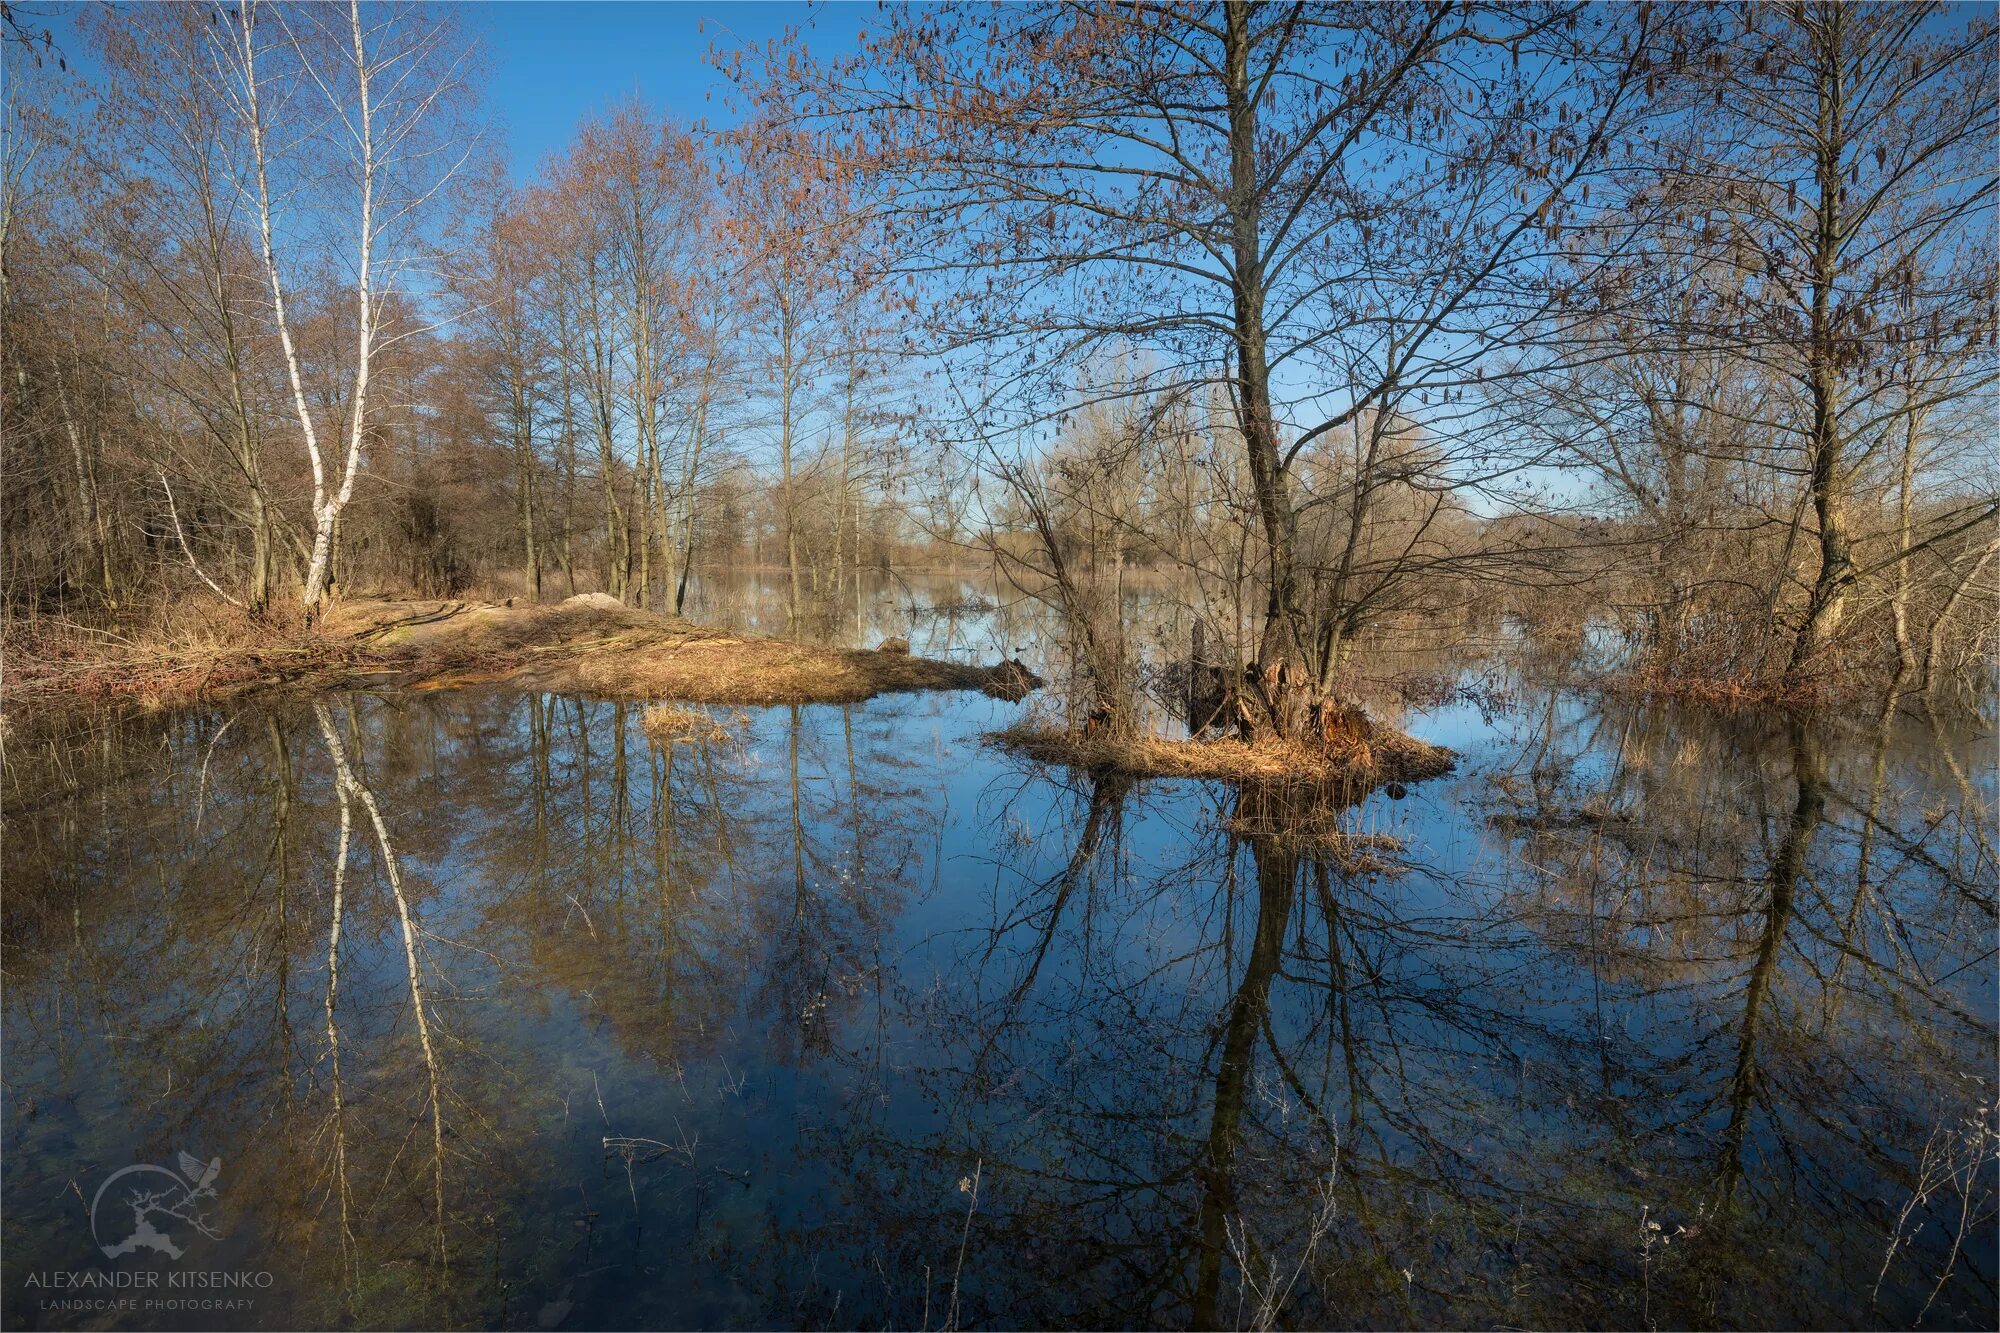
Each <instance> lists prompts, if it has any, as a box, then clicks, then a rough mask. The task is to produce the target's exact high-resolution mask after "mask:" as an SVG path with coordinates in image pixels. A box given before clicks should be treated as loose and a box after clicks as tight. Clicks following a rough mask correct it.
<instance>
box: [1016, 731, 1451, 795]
mask: <svg viewBox="0 0 2000 1333" xmlns="http://www.w3.org/2000/svg"><path fill="white" fill-rule="evenodd" d="M992 740H993V741H994V742H995V743H996V744H998V745H1000V746H1002V747H1003V748H1005V749H1009V750H1014V751H1016V752H1018V753H1020V754H1024V755H1027V756H1028V757H1029V758H1030V759H1035V760H1038V761H1040V762H1042V763H1050V764H1063V765H1066V766H1068V767H1071V768H1084V769H1089V770H1091V771H1093V772H1099V773H1121V774H1125V775H1127V776H1130V777H1146V778H1207V779H1212V780H1217V781H1224V782H1245V783H1301V784H1321V785H1326V786H1330V787H1342V788H1352V787H1354V786H1357V785H1373V784H1377V783H1383V782H1419V781H1422V780H1423V779H1425V778H1432V777H1436V776H1438V775H1439V774H1441V773H1444V772H1446V771H1447V770H1449V769H1450V768H1451V765H1452V759H1453V756H1452V752H1451V751H1450V750H1447V749H1445V748H1443V747H1442V746H1437V745H1428V744H1426V743H1424V742H1423V741H1420V740H1417V739H1416V738H1415V737H1413V736H1405V735H1403V734H1402V733H1400V732H1393V731H1389V730H1387V729H1386V728H1377V730H1376V734H1375V736H1374V737H1373V738H1372V740H1371V741H1370V742H1369V743H1366V744H1361V745H1356V746H1353V747H1350V748H1347V749H1344V750H1327V749H1321V748H1317V747H1313V746H1308V745H1300V744H1297V743H1295V742H1291V741H1283V740H1264V741H1255V742H1246V741H1240V740H1231V739H1220V740H1165V739H1162V738H1160V737H1157V736H1119V735H1114V734H1112V733H1109V732H1099V733H1097V734H1096V735H1088V736H1087V735H1084V734H1083V733H1081V732H1077V731H1070V730H1067V729H1064V728H1061V727H1052V726H1048V725H1045V724H1041V723H1036V722H1032V721H1030V722H1023V723H1019V724H1017V725H1015V726H1012V727H1008V728H1007V729H1005V730H1004V731H998V732H995V733H993V736H992Z"/></svg>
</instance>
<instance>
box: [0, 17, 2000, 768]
mask: <svg viewBox="0 0 2000 1333" xmlns="http://www.w3.org/2000/svg"><path fill="white" fill-rule="evenodd" d="M464 17H465V15H464V12H463V11H454V10H453V9H451V8H449V7H440V8H423V7H418V6H407V5H399V4H383V5H376V4H362V3H348V4H332V3H327V4H310V5H288V4H279V3H250V2H249V0H243V2H242V3H238V4H233V5H206V4H171V5H153V6H131V7H102V8H91V9H89V10H86V11H79V12H78V13H77V14H76V15H75V21H74V23H73V24H71V25H69V31H68V32H67V33H66V34H65V37H64V40H74V41H76V42H80V43H82V44H83V45H84V47H85V48H87V55H88V59H87V60H83V61H75V60H72V59H71V58H70V57H71V56H72V55H77V54H82V53H81V52H66V51H65V50H64V49H63V48H62V43H61V42H59V41H58V40H57V38H56V35H55V33H54V31H53V30H52V28H51V23H50V20H49V18H48V14H47V11H46V10H38V9H34V8H33V7H29V6H21V5H11V4H10V5H8V6H6V7H5V24H4V26H5V38H6V40H5V42H4V47H5V56H6V62H7V75H8V77H7V79H6V92H5V98H6V105H5V110H4V115H5V142H4V169H0V191H4V196H0V274H4V279H3V280H0V281H3V282H4V285H0V320H4V324H3V325H0V334H4V344H5V351H4V360H5V366H4V369H5V376H4V378H5V387H4V397H0V413H4V415H0V428H4V433H5V451H4V457H0V507H3V508H0V524H4V550H0V603H4V611H5V615H6V617H7V629H8V638H9V643H10V647H11V649H12V650H13V651H17V652H18V651H22V650H23V646H24V645H26V646H27V647H28V649H29V650H34V649H36V648H37V647H38V646H39V645H43V644H46V643H48V642H51V641H53V640H55V639H60V638H63V637H64V636H69V637H70V638H71V639H73V638H74V637H75V636H77V635H90V634H102V633H106V632H115V633H117V634H119V635H123V636H127V637H128V638H129V637H143V636H144V635H146V634H149V633H151V634H171V633H186V632H189V627H190V626H191V625H204V624H205V625H222V626H233V627H236V628H235V631H234V632H263V630H262V629H260V628H259V627H265V628H268V627H270V626H278V627H287V626H290V627H296V626H298V625H299V624H301V623H309V622H310V621H311V620H312V619H313V618H314V617H315V616H316V615H317V613H318V611H319V610H320V608H321V607H322V606H323V605H324V604H325V602H326V601H327V600H328V599H329V598H333V597H338V596H340V595H342V593H343V592H354V591H382V590H387V591H407V592H414V593H417V594H421V595H428V596H447V595H451V596H457V595H463V594H468V593H486V594H488V595H493V596H502V595H517V596H518V595H525V596H527V597H530V598H537V599H541V598H546V599H555V598H559V597H562V596H567V595H570V594H571V593H573V592H576V591H581V590H601V591H605V592H608V593H610V594H611V595H613V596H615V597H617V598H619V599H620V600H622V601H625V602H627V603H630V604H632V605H635V606H640V607H646V608H651V609H658V610H665V611H678V610H680V609H681V608H682V607H683V605H684V603H685V595H686V589H687V581H688V576H689V573H690V571H691V570H696V569H699V568H721V567H732V566H743V565H760V566H765V567H770V568H774V569H777V570H780V571H783V573H784V574H785V576H786V578H787V581H788V584H789V598H788V605H789V608H790V619H791V621H792V624H793V628H794V631H795V632H801V633H803V632H805V631H806V629H807V628H808V627H809V626H811V625H816V624H819V623H821V618H820V616H819V613H818V611H817V610H816V608H821V607H824V606H826V605H829V604H838V603H840V602H841V601H842V600H843V590H845V589H849V588H851V587H853V586H854V581H855V580H857V579H859V577H860V576H861V574H862V573H863V572H864V571H866V570H870V569H878V568H885V567H902V568H907V567H911V566H914V565H940V564H946V563H952V562H957V561H966V562H969V563H970V562H976V563H977V564H978V565H979V566H980V567H982V568H984V567H986V566H987V565H989V564H991V565H993V566H996V567H997V568H998V570H999V571H1000V572H1001V573H1002V574H1003V575H1004V576H1006V577H1008V578H1010V579H1011V580H1013V582H1014V583H1015V585H1016V586H1018V587H1019V588H1021V589H1022V590H1024V591H1026V592H1028V593H1030V594H1032V595H1034V596H1036V597H1039V598H1042V599H1044V600H1047V601H1050V602H1052V603H1053V604H1055V605H1056V606H1057V607H1058V608H1059V609H1060V610H1061V611H1062V613H1063V623H1064V624H1065V626H1066V627H1067V630H1066V632H1067V635H1068V637H1069V640H1070V649H1071V656H1072V659H1073V665H1074V668H1075V669H1074V671H1073V673H1072V674H1073V677H1074V682H1075V685H1076V688H1077V690H1078V691H1079V692H1080V693H1079V695H1078V697H1077V698H1076V699H1075V701H1074V702H1075V704H1076V706H1077V707H1078V708H1079V709H1080V710H1081V711H1082V712H1087V713H1088V714H1089V715H1090V716H1093V717H1096V718H1098V719H1100V720H1101V721H1108V722H1111V723H1113V724H1116V723H1117V722H1118V721H1119V720H1121V719H1123V718H1126V717H1128V716H1129V715H1130V713H1131V711H1132V710H1131V707H1130V701H1131V699H1132V697H1133V694H1134V692H1135V690H1136V689H1137V687H1138V682H1137V672H1136V663H1135V655H1136V651H1137V650H1136V648H1135V646H1134V645H1133V643H1132V642H1131V639H1132V637H1133V636H1132V634H1131V633H1130V632H1129V627H1128V626H1127V625H1126V624H1125V623H1124V620H1123V617H1124V614H1125V612H1124V607H1125V598H1124V597H1123V595H1122V590H1123V588H1124V586H1125V583H1126V580H1127V579H1128V578H1131V577H1136V576H1137V575H1138V574H1139V572H1140V571H1145V572H1147V573H1148V574H1149V575H1154V576H1164V577H1167V578H1170V580H1171V581H1172V583H1173V585H1174V586H1175V587H1176V588H1177V589H1179V590H1180V594H1179V595H1181V596H1183V597H1184V598H1185V599H1186V602H1187V604H1188V606H1189V608H1190V610H1191V611H1192V612H1194V614H1195V618H1196V622H1197V623H1198V624H1199V625H1200V626H1201V627H1202V628H1201V630H1200V631H1198V644H1197V646H1196V648H1195V649H1194V656H1195V657H1196V659H1198V660H1197V665H1202V666H1206V667H1209V668H1210V669H1211V670H1213V671H1215V672H1217V673H1218V680H1219V681H1221V682H1222V683H1221V684H1220V685H1219V687H1218V688H1220V689H1221V690H1222V691H1223V693H1224V694H1225V696H1226V698H1227V701H1228V705H1229V707H1230V708H1231V709H1232V710H1233V712H1234V713H1235V714H1236V715H1238V718H1237V720H1238V723H1239V727H1240V728H1241V729H1244V730H1246V731H1250V732H1255V731H1257V730H1259V729H1265V730H1270V731H1274V732H1277V733H1280V734H1295V733H1297V732H1298V731H1299V730H1300V729H1301V728H1305V727H1308V726H1310V725H1318V724H1320V723H1322V722H1323V721H1324V720H1325V709H1326V706H1327V705H1328V703H1329V702H1330V701H1332V700H1335V699H1337V698H1339V697H1340V696H1341V695H1342V694H1343V686H1342V678H1343V673H1344V672H1345V671H1347V670H1348V669H1349V667H1350V665H1351V663H1352V661H1353V655H1354V644H1355V643H1356V641H1357V640H1361V639H1364V638H1365V636H1366V634H1367V632H1368V631H1369V629H1370V628H1371V627H1373V626H1376V625H1378V624H1380V623H1382V622H1383V621H1384V620H1385V618H1393V617H1401V618H1404V619H1408V620H1411V621H1414V622H1415V623H1418V624H1422V623H1424V622H1425V621H1427V620H1436V619H1441V618H1446V617H1451V616H1455V615H1460V614H1463V613H1464V612H1465V611H1466V609H1467V608H1479V609H1481V610H1482V611H1487V612H1490V611H1492V610H1493V609H1495V608H1507V609H1512V610H1516V611H1518V612H1521V613H1522V614H1525V615H1529V616H1531V617H1534V618H1537V619H1538V620H1540V621H1543V622H1545V623H1551V624H1560V625H1568V626H1571V627H1574V628H1579V629H1580V628H1581V627H1582V625H1583V623H1584V622H1585V620H1586V619H1587V618H1589V617H1592V616H1595V617H1599V618H1601V619H1603V620H1605V621H1607V622H1608V623H1610V624H1612V625H1614V626H1616V627H1618V628H1620V629H1622V630H1624V631H1626V633H1627V634H1628V636H1629V638H1630V641H1631V643H1632V644H1633V645H1634V653H1635V656H1634V657H1633V658H1632V661H1633V662H1634V663H1635V672H1636V674H1637V676H1638V678H1639V679H1641V680H1643V681H1645V682H1647V683H1648V684H1649V686H1650V687H1652V688H1656V689H1674V690H1681V691H1684V692H1689V693H1696V694H1703V693H1705V694H1707V695H1709V696H1711V697H1722V696H1726V697H1746V698H1760V699H1762V698H1772V699H1776V698H1819V697H1826V696H1827V695H1828V694H1829V693H1830V692H1838V691H1842V690H1847V689H1853V688H1860V687H1866V688H1868V689H1871V690H1880V689H1883V688H1886V689H1887V690H1888V691H1889V692H1890V693H1892V694H1893V693H1895V692H1896V691H1898V690H1908V689H1915V688H1926V689H1927V688H1930V687H1932V686H1934V685H1936V684H1939V683H1941V682H1943V681H1946V680H1950V679H1958V680H1971V681H1973V682H1975V683H1977V684H1980V685H1981V686H1982V687H1983V686H1984V685H1985V683H1986V682H1988V681H1989V680H1990V672H1991V669H1992V666H1993V662H1994V653H1995V648H1996V643H1995V635H1994V626H1995V621H1996V614H2000V605H1996V590H1995V575H1996V568H1995V560H1994V556H1995V554H1996V551H2000V536H1996V532H1997V531H2000V529H1996V513H2000V497H1997V496H1996V489H1997V488H1996V481H1995V478H1996V468H1995V462H1996V457H1995V443H1994V440H1995V432H1994V429H1993V427H1994V424H1995V423H1994V420H1993V416H1994V406H1995V403H1994V397H1993V391H1994V365H1995V338H1996V324H1995V297H1996V254H1995V248H1994V240H1995V231H1994V217H1995V213H1994V206H1995V185H1996V180H2000V168H1996V161H1995V150H1994V138H1995V130H1996V127H2000V120H1997V119H1996V99H1995V87H1996V79H1995V74H1996V34H1995V28H1994V25H1993V22H1992V18H1991V15H1990V13H1989V12H1987V11H1986V10H1984V9H1982V8H1979V7H1950V6H1928V7H1927V6H1918V5H1896V6H1886V5H1885V6H1867V5H1846V4H1830V3H1827V4H1804V5H1796V6H1783V7H1779V6H1768V5H1757V4H1736V5H1724V6H1711V7H1699V8H1697V7H1692V6H1689V7H1656V6H1645V5H1635V6H1615V7H1614V6H1599V5H1572V4H1548V3H1511V4H1498V5H1478V4H1472V5H1464V4H1437V5H1421V4H1408V5H1371V4H1362V5H1332V6H1308V5H1275V4H1273V5H1262V6H1249V5H1242V4H1236V3H1223V4H1215V5H1159V6H1154V5H1142V6H1136V7H1117V8H1111V7H1102V8H1097V7H1058V6H1034V7H1021V8H1008V9H993V8H986V7H980V6H946V7H939V8H928V7H927V8H922V9H906V8H890V9H887V10H885V11H882V12H881V13H880V14H879V16H877V15H871V18H870V26H869V28H868V30H867V32H866V34H865V36H864V38H863V41H862V42H861V44H860V46H859V48H858V50H857V51H856V53H855V54H852V55H849V56H842V57H839V58H833V59H828V58H821V57H816V56H815V55H814V54H813V53H811V52H809V51H808V50H806V49H805V48H804V46H803V44H802V43H800V42H798V41H797V40H792V41H787V42H780V43H776V44H773V45H772V46H770V47H768V48H764V49H759V50H753V51H735V52H725V53H722V54H720V55H718V56H717V58H716V61H715V64H716V72H717V80H718V83H719V84H720V85H721V86H722V87H723V88H724V89H726V90H727V93H728V96H729V97H730V98H731V99H732V100H733V106H734V108H735V110H736V111H737V113H738V124H737V125H736V126H735V127H734V128H731V129H728V130H722V131H718V130H712V129H710V128H708V127H705V126H699V125H689V124H683V123H679V122H676V121H674V120H671V119H669V118H666V117H664V116H662V115H660V114H658V113H657V112H655V111H652V110H650V109H649V108H647V107H645V106H642V105H638V104H628V105H622V106H619V107H616V108H614V109H612V110H610V111H609V112H607V113H606V114H604V115H602V116H599V117H597V118H594V119H591V120H588V121H586V122H585V123H584V124H582V125H581V126H579V127H578V129H577V131H576V133H575V135H574V137H573V139H572V140H571V142H570V144H569V145H568V147H567V148H566V149H564V150H563V151H561V152H559V153H557V154H555V155H554V156H553V157H551V158H550V159H549V160H548V161H547V162H546V163H544V164H543V165H542V167H541V168H540V170H539V171H538V172H537V173H536V174H535V176H534V177H533V179H531V180H529V181H527V182H524V183H513V182H510V181H509V180H508V179H507V177H506V174H505V172H504V171H503V170H502V169H501V167H500V166H499V165H498V163H499V160H500V154H499V152H498V144H497V143H496V141H495V135H494V131H493V129H492V128H491V125H490V121H489V117H488V108H486V107H484V106H483V104H482V101H481V88H480V79H479V73H478V72H479V68H480V67H479V55H478V51H477V44H476V42H475V41H474V40H473V38H472V35H471V33H470V32H468V31H467V30H466V28H465V27H464V25H463V22H462V20H463V19H464ZM86 70H87V71H88V72H87V73H86V72H84V71H86ZM1253 714H1254V716H1253Z"/></svg>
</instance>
